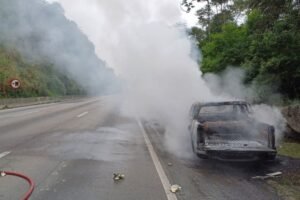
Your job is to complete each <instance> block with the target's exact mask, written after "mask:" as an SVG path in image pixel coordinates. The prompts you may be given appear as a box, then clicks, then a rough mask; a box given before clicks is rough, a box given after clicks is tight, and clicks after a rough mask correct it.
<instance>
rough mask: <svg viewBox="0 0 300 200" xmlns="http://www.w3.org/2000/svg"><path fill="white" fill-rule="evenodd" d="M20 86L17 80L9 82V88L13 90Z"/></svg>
mask: <svg viewBox="0 0 300 200" xmlns="http://www.w3.org/2000/svg"><path fill="white" fill-rule="evenodd" d="M20 86H21V82H20V81H19V80H18V79H13V80H11V81H10V87H12V88H13V89H18V88H19V87H20Z"/></svg>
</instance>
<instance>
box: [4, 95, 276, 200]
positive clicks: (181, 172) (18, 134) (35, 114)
mask: <svg viewBox="0 0 300 200" xmlns="http://www.w3.org/2000/svg"><path fill="white" fill-rule="evenodd" d="M142 126H143V128H144V129H145V133H146V134H147V136H149V138H150V141H151V144H152V145H153V146H154V151H155V152H156V154H157V156H158V159H159V161H160V163H161V165H162V170H163V172H164V173H165V174H166V176H167V180H168V181H169V182H170V183H171V184H179V185H181V186H182V190H181V191H180V192H179V193H177V195H176V196H177V197H176V199H185V200H193V199H204V200H205V199H221V200H223V199H225V200H227V199H228V200H229V199H241V200H243V199H245V200H248V199H249V200H250V199H255V200H256V199H279V197H278V196H277V195H276V193H275V191H273V189H272V188H270V187H269V186H267V185H266V184H264V183H263V182H261V181H253V180H251V179H250V178H251V176H253V175H260V174H261V173H265V172H269V171H272V167H270V166H269V165H268V164H267V165H266V166H265V165H257V164H253V165H249V164H231V163H222V162H216V161H208V160H200V159H198V158H197V157H194V156H193V154H192V152H188V156H186V155H184V156H182V155H181V154H180V152H176V153H175V154H174V152H169V151H168V150H167V149H166V148H165V145H164V140H165V137H164V135H163V131H162V129H160V127H158V126H157V125H155V124H152V123H151V122H147V123H143V124H142ZM185 134H188V133H185ZM0 150H1V151H0V155H1V153H3V152H9V154H8V155H5V154H3V155H4V156H3V157H1V156H0V157H1V158H0V169H1V170H10V171H20V172H22V173H25V174H27V175H29V176H30V177H32V178H33V179H34V180H35V182H36V185H37V187H36V189H35V192H34V194H33V196H32V199H64V200H65V199H66V200H68V199H104V200H106V199H111V200H117V199H130V200H134V199H139V200H140V199H145V200H160V199H161V200H165V199H167V196H166V194H165V191H164V187H163V185H162V182H161V179H160V177H161V174H160V175H159V173H158V172H157V166H156V164H154V163H153V160H152V157H151V156H152V155H151V154H150V153H149V146H148V145H146V143H145V139H144V136H143V131H142V130H141V127H139V124H138V123H137V121H136V119H132V118H129V117H126V116H122V115H121V114H120V113H119V109H118V101H117V100H116V98H115V97H109V96H108V97H101V98H91V99H83V100H78V101H70V102H62V103H56V104H48V105H39V106H32V107H24V108H17V109H11V110H4V111H0ZM189 153H190V154H189ZM179 155H181V156H179ZM170 163H171V164H170ZM114 172H121V173H124V174H125V179H124V180H122V181H120V182H114V181H113V179H112V174H113V173H114ZM25 190H26V183H25V182H23V181H18V180H16V179H15V178H11V177H4V178H0V199H5V200H7V199H8V200H9V199H18V198H19V197H20V195H21V194H22V193H24V192H25ZM169 199H172V198H169Z"/></svg>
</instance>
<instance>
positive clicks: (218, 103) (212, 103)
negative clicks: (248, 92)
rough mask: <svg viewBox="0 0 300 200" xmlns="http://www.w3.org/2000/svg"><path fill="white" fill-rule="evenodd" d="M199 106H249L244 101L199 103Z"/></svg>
mask: <svg viewBox="0 0 300 200" xmlns="http://www.w3.org/2000/svg"><path fill="white" fill-rule="evenodd" d="M199 105H200V106H221V105H249V104H248V103H247V102H246V101H221V102H206V103H199Z"/></svg>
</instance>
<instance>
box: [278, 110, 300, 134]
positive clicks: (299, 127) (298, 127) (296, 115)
mask: <svg viewBox="0 0 300 200" xmlns="http://www.w3.org/2000/svg"><path fill="white" fill-rule="evenodd" d="M281 112H282V114H283V116H284V117H285V119H286V121H287V125H288V128H287V135H286V136H287V137H291V138H295V139H300V105H294V106H287V107H284V108H282V110H281Z"/></svg>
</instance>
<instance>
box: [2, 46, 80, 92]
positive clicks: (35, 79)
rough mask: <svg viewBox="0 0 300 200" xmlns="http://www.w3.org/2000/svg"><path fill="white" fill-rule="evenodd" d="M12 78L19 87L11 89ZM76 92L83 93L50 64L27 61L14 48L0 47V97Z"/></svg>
mask: <svg viewBox="0 0 300 200" xmlns="http://www.w3.org/2000/svg"><path fill="white" fill-rule="evenodd" d="M13 78H17V79H19V80H20V81H21V88H19V89H17V90H13V89H12V88H11V87H10V86H9V81H10V80H11V79H13ZM76 94H83V90H82V89H81V88H80V87H79V86H78V84H76V83H75V82H74V81H73V80H71V79H70V78H68V77H66V76H64V75H62V74H61V73H60V72H58V71H57V70H55V68H54V67H53V66H52V65H50V64H48V63H46V62H44V63H34V64H33V63H29V62H26V61H25V60H24V59H23V58H22V57H21V56H20V54H19V53H18V52H17V51H16V50H8V49H7V48H3V47H1V48H0V98H1V97H2V98H3V97H35V96H62V95H76Z"/></svg>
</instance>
